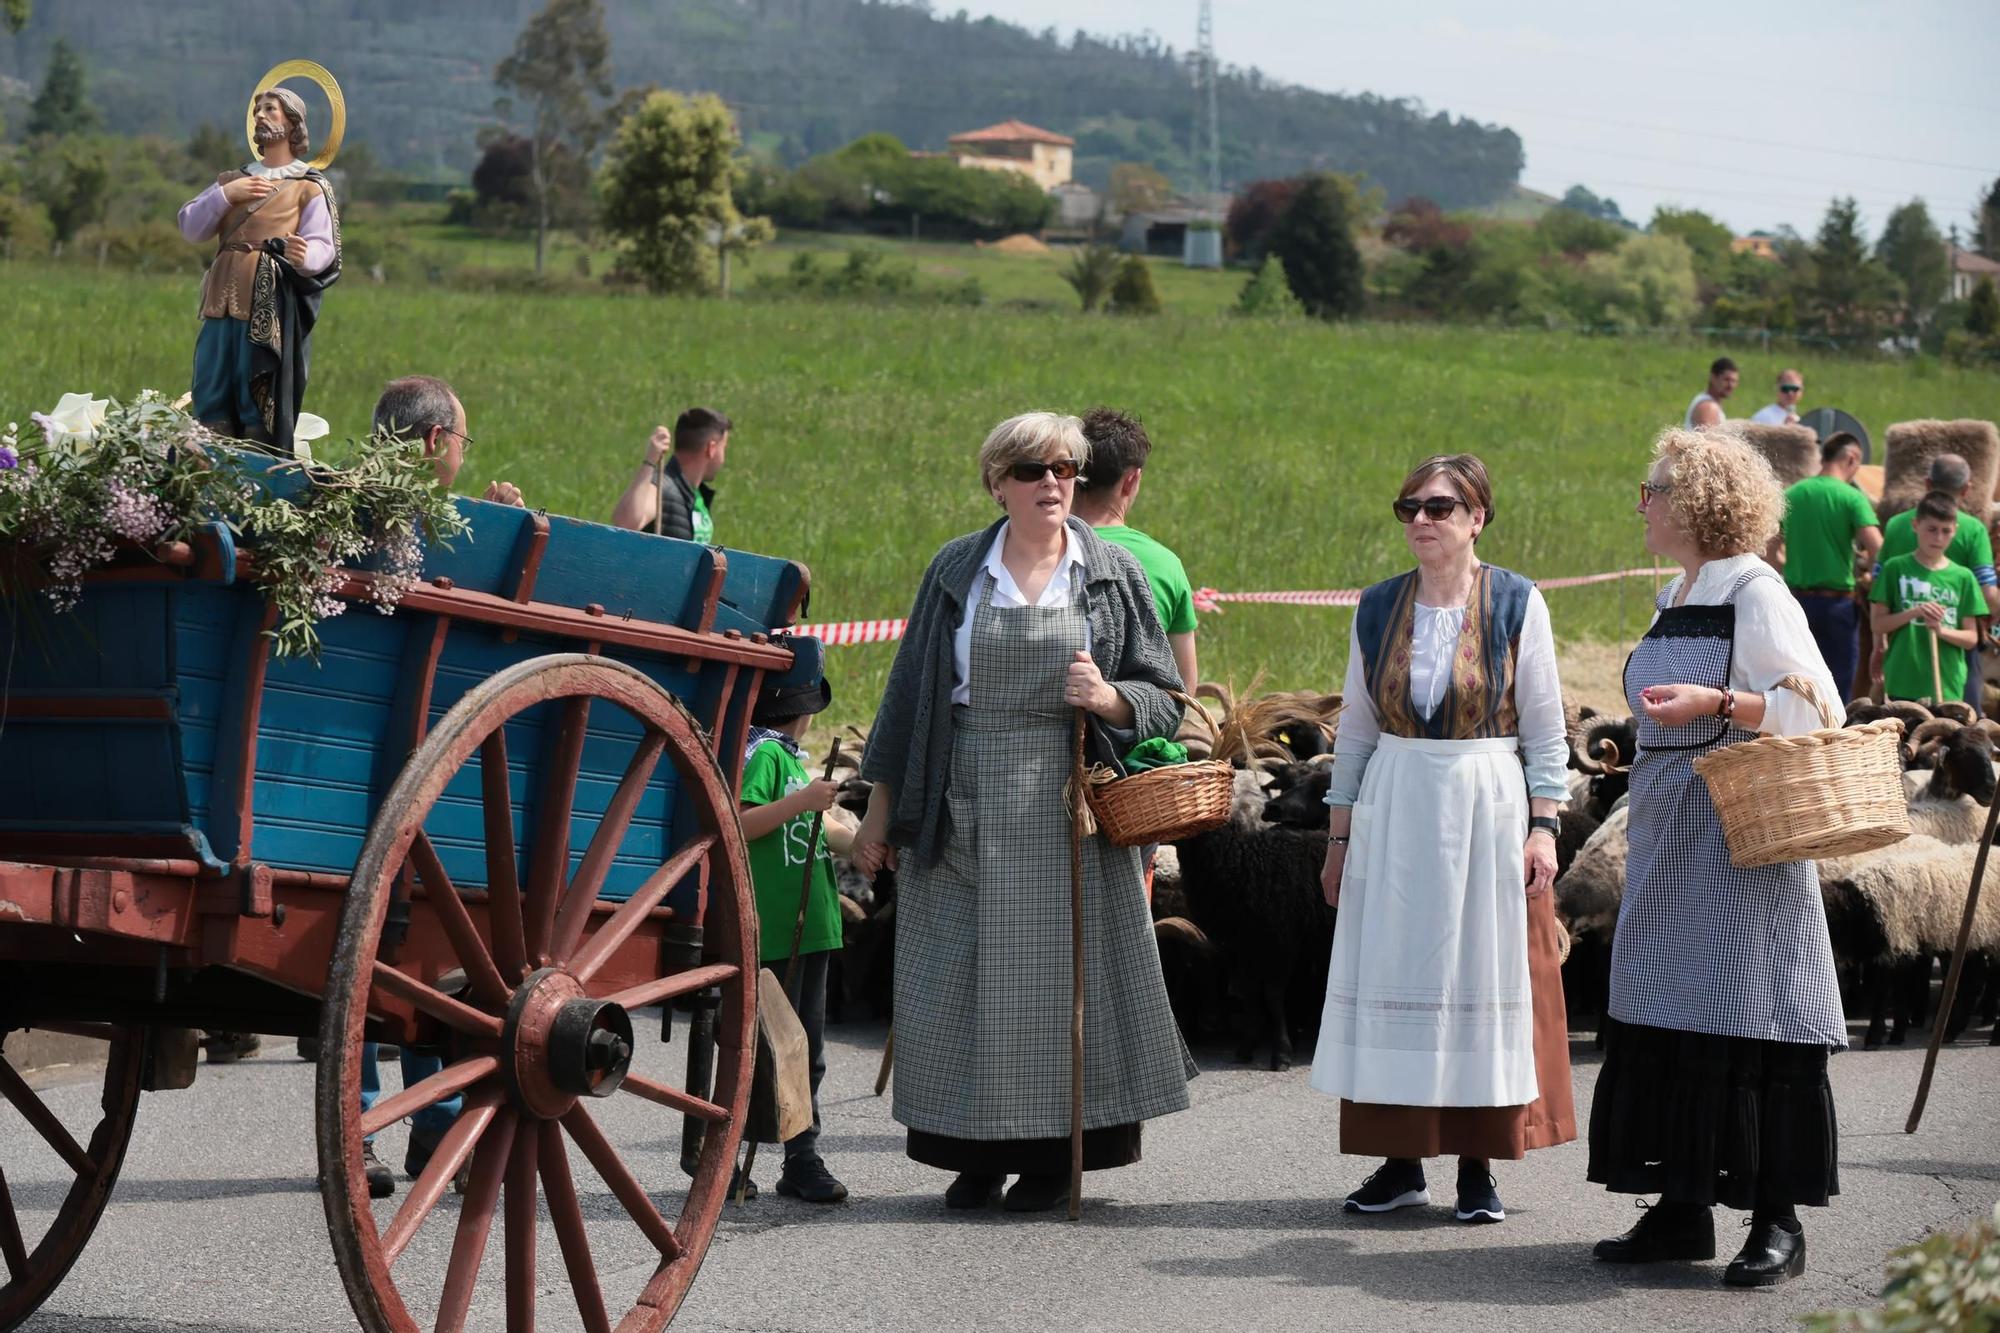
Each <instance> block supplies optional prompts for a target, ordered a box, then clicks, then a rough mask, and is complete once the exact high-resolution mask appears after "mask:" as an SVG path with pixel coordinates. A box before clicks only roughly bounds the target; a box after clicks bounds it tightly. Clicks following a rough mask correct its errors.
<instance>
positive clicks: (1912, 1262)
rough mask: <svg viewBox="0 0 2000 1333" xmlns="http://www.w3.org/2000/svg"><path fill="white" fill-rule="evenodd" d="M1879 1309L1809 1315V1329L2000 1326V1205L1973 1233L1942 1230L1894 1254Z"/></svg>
mask: <svg viewBox="0 0 2000 1333" xmlns="http://www.w3.org/2000/svg"><path fill="white" fill-rule="evenodd" d="M1888 1269H1889V1284H1888V1286H1886V1287H1884V1288H1883V1289H1882V1307H1881V1308H1880V1309H1879V1310H1839V1311H1828V1312H1825V1313H1823V1314H1814V1315H1808V1316H1806V1319H1805V1326H1806V1328H1807V1329H1808V1330H1809V1333H1888V1331H1889V1330H1894V1329H1919V1328H1957V1329H1965V1330H1967V1333H1978V1330H1981V1329H1992V1328H2000V1205H1995V1207H1994V1209H1993V1213H1992V1215H1991V1216H1990V1217H1988V1218H1987V1219H1986V1220H1985V1221H1983V1222H1981V1223H1979V1224H1978V1225H1977V1226H1974V1227H1973V1228H1971V1229H1970V1230H1968V1231H1962V1232H1955V1233H1954V1232H1949V1231H1941V1232H1939V1233H1938V1234H1936V1235H1935V1236H1932V1237H1931V1238H1930V1239H1929V1240H1926V1241H1923V1242H1922V1243H1920V1244H1916V1245H1906V1246H1904V1247H1903V1248H1902V1249H1900V1250H1897V1251H1895V1252H1894V1253H1893V1254H1891V1255H1890V1256H1889V1263H1888Z"/></svg>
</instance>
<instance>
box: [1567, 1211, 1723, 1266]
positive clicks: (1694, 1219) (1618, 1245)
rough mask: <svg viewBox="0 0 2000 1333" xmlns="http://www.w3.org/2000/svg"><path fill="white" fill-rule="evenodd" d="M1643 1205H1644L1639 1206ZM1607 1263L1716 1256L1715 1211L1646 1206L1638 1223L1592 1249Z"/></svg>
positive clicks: (1681, 1259) (1636, 1262)
mask: <svg viewBox="0 0 2000 1333" xmlns="http://www.w3.org/2000/svg"><path fill="white" fill-rule="evenodd" d="M1639 1206H1640V1207H1642V1208H1645V1207H1646V1206H1645V1205H1644V1204H1641V1205H1639ZM1591 1253H1592V1254H1594V1255H1596V1256H1597V1257H1598V1259H1600V1260H1602V1261H1603V1262H1604V1263H1607V1264H1657V1263H1666V1262H1672V1261H1679V1262H1683V1263H1685V1262H1690V1261H1692V1260H1697V1259H1713V1258H1714V1257H1715V1214H1714V1213H1713V1212H1711V1211H1710V1210H1709V1209H1707V1208H1688V1207H1679V1208H1676V1207H1673V1206H1672V1205H1667V1206H1655V1207H1651V1208H1646V1211H1645V1212H1644V1213H1643V1214H1641V1215H1640V1217H1639V1224H1638V1225H1637V1226H1635V1227H1633V1228H1632V1229H1631V1230H1630V1231H1628V1232H1626V1233H1625V1234H1624V1235H1622V1236H1612V1237H1610V1238H1609V1239H1606V1240H1600V1241H1598V1242H1597V1248H1596V1249H1594V1250H1592V1251H1591Z"/></svg>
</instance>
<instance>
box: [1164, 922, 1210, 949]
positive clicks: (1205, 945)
mask: <svg viewBox="0 0 2000 1333" xmlns="http://www.w3.org/2000/svg"><path fill="white" fill-rule="evenodd" d="M1168 935H1173V936H1179V937H1180V938H1181V939H1182V940H1184V941H1186V942H1187V943H1188V944H1191V945H1193V946H1194V947H1195V948H1197V949H1200V950H1202V951H1203V952H1208V951H1211V950H1213V949H1214V948H1215V944H1214V942H1213V941H1211V940H1210V939H1209V938H1208V936H1207V935H1205V934H1203V933H1202V929H1201V927H1200V926H1197V925H1196V924H1195V923H1194V922H1192V921H1190V920H1188V919H1187V918H1186V917H1184V916H1163V917H1161V918H1160V919H1159V920H1158V921H1155V922H1154V923H1153V938H1154V939H1156V940H1157V939H1159V938H1161V937H1162V936H1168Z"/></svg>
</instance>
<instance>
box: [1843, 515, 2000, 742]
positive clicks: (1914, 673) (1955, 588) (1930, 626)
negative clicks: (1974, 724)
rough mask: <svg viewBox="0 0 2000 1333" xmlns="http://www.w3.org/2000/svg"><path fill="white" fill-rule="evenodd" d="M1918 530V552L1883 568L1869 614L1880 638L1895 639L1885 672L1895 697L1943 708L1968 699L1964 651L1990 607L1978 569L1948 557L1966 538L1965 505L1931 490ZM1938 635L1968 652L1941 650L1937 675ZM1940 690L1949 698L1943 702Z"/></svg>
mask: <svg viewBox="0 0 2000 1333" xmlns="http://www.w3.org/2000/svg"><path fill="white" fill-rule="evenodd" d="M1915 527H1916V533H1917V549H1916V550H1915V551H1914V552H1912V553H1911V554H1909V555H1899V556H1895V557H1892V558H1891V559H1888V560H1885V561H1883V562H1882V572H1881V573H1880V574H1878V575H1877V576H1876V578H1875V587H1874V590H1873V591H1872V592H1871V593H1870V594H1869V600H1870V601H1872V602H1873V603H1874V606H1873V607H1872V608H1871V609H1870V612H1869V616H1870V620H1871V622H1872V625H1873V628H1874V631H1875V633H1876V634H1877V635H1878V636H1880V635H1887V636H1889V650H1888V652H1887V653H1886V654H1884V655H1883V657H1882V659H1881V665H1880V667H1879V668H1878V674H1879V678H1880V680H1881V681H1882V685H1883V689H1884V692H1885V693H1886V694H1887V696H1888V697H1889V698H1891V699H1921V700H1924V701H1927V702H1929V703H1940V702H1942V701H1943V700H1944V699H1957V698H1960V697H1962V696H1963V695H1964V693H1965V674H1966V671H1965V653H1964V652H1963V651H1962V650H1964V649H1966V648H1970V647H1972V645H1973V636H1974V631H1973V629H1972V626H1971V624H1970V623H1969V622H1970V620H1971V618H1972V617H1973V616H1974V615H1975V614H1977V608H1979V607H1980V606H1982V605H1983V603H1982V602H1981V600H1980V592H1979V582H1978V580H1977V579H1975V578H1974V577H1973V576H1972V571H1971V570H1969V569H1967V568H1965V567H1964V566H1963V565H1956V564H1953V563H1952V562H1951V560H1950V559H1949V558H1948V557H1947V556H1946V555H1945V549H1946V548H1947V547H1949V546H1950V545H1951V541H1952V538H1953V537H1955V536H1957V535H1958V502H1957V501H1956V500H1954V499H1953V498H1952V497H1951V495H1950V494H1948V493H1947V492H1944V491H1932V492H1930V494H1928V495H1926V496H1924V498H1923V499H1922V500H1921V501H1920V502H1919V503H1918V505H1917V508H1916V514H1915ZM1933 636H1935V637H1936V640H1937V644H1938V645H1939V646H1942V645H1944V644H1949V645H1951V646H1952V647H1953V648H1956V649H1960V650H1961V651H1958V652H1943V651H1939V652H1937V654H1936V657H1935V661H1936V664H1937V665H1936V672H1935V675H1933V669H1932V662H1933V660H1934V659H1933V656H1932V653H1933V642H1932V638H1933ZM1940 689H1942V690H1943V691H1944V693H1943V696H1942V699H1941V698H1938V697H1936V696H1937V693H1938V691H1939V690H1940Z"/></svg>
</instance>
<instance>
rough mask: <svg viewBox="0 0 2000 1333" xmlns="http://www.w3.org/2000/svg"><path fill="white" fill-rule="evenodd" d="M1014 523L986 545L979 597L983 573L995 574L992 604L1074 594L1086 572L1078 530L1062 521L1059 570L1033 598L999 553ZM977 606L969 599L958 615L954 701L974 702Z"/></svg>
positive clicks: (977, 580) (1058, 602)
mask: <svg viewBox="0 0 2000 1333" xmlns="http://www.w3.org/2000/svg"><path fill="white" fill-rule="evenodd" d="M1012 527H1013V523H1012V522H1011V521H1009V522H1006V523H1002V524H1001V525H1000V531H999V532H997V533H995V534H994V536H993V544H992V545H991V546H989V547H987V548H986V564H985V566H984V567H983V568H982V571H981V573H980V574H975V575H974V576H973V579H972V591H973V596H974V598H977V596H978V593H979V587H980V584H982V583H983V582H985V579H984V577H983V575H985V574H991V575H992V576H993V595H992V597H991V598H990V599H988V602H987V604H988V605H989V606H1062V605H1065V604H1066V603H1067V602H1068V601H1069V600H1070V598H1071V597H1072V596H1073V595H1074V589H1075V587H1076V581H1077V580H1078V579H1079V578H1081V577H1082V574H1083V550H1082V548H1081V547H1079V546H1078V545H1077V541H1076V533H1075V531H1074V530H1073V529H1071V528H1070V527H1069V525H1068V524H1064V525H1063V553H1062V559H1061V560H1060V561H1058V562H1057V564H1056V572H1055V573H1053V574H1051V575H1049V581H1048V584H1047V586H1045V587H1044V588H1043V589H1042V595H1041V596H1040V597H1037V598H1036V599H1035V600H1034V601H1033V602H1030V601H1029V600H1028V599H1027V598H1026V597H1024V596H1022V594H1021V587H1020V585H1019V584H1017V583H1015V582H1014V576H1013V575H1012V574H1009V573H1008V572H1007V566H1006V564H1005V563H1003V562H1002V561H1001V559H1000V553H1001V552H1002V551H1003V550H1005V549H1006V547H1007V533H1008V532H1009V530H1011V529H1012ZM976 609H977V603H976V601H967V602H966V604H965V611H964V614H962V615H961V616H960V617H959V620H958V628H957V629H956V630H955V631H953V633H952V636H951V669H952V686H951V701H952V702H953V703H955V704H969V703H971V702H972V615H973V612H974V610H976ZM1083 634H1084V640H1083V641H1084V651H1086V652H1088V651H1089V650H1090V626H1089V624H1088V622H1086V623H1085V625H1084V631H1083Z"/></svg>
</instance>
